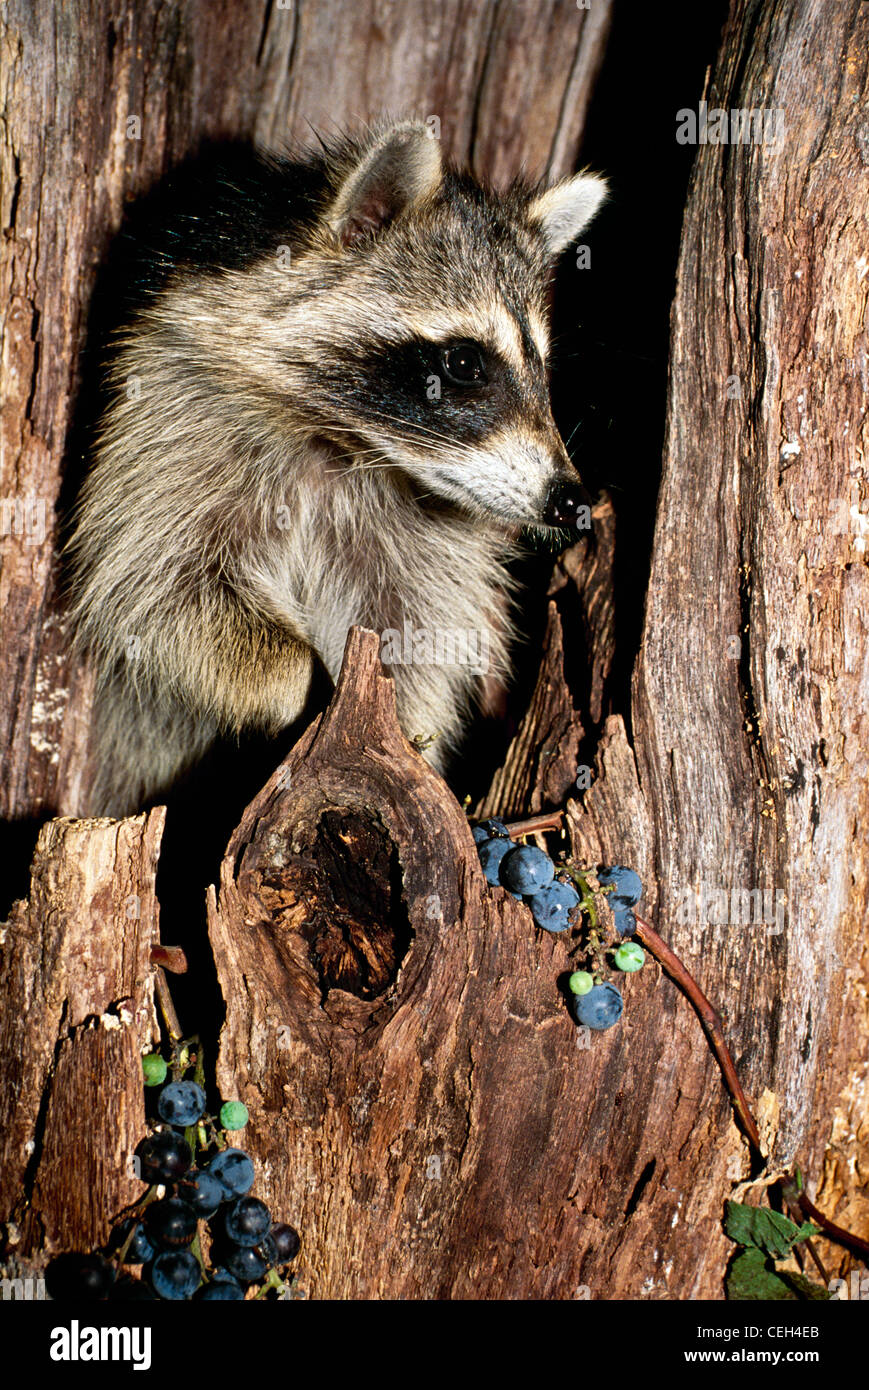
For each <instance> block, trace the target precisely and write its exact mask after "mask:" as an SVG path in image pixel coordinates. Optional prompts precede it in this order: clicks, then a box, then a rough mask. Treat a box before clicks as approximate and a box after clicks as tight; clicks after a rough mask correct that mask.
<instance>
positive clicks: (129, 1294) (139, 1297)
mask: <svg viewBox="0 0 869 1390" xmlns="http://www.w3.org/2000/svg"><path fill="white" fill-rule="evenodd" d="M109 1301H110V1302H111V1303H153V1302H154V1301H155V1300H154V1295H153V1293H152V1292H151V1290H150V1289H149V1288H148V1285H147V1284H145V1283H143V1282H142V1280H141V1279H134V1278H133V1276H132V1275H131V1274H122V1275H121V1278H120V1279H118V1281H117V1283H115V1284H113V1285H112V1287H111V1289H110V1290H109Z"/></svg>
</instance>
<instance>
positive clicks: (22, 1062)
mask: <svg viewBox="0 0 869 1390" xmlns="http://www.w3.org/2000/svg"><path fill="white" fill-rule="evenodd" d="M164 819H165V812H164V810H163V808H162V807H160V808H158V809H157V810H155V811H151V812H150V814H149V815H147V816H136V817H133V818H131V819H130V820H126V821H108V820H98V821H74V820H55V821H49V822H48V824H47V825H46V826H45V827H44V828H43V830H42V832H41V834H40V836H39V843H38V845H37V850H36V856H35V859H34V863H33V868H32V878H31V893H30V898H29V900H28V901H27V902H16V903H15V905H14V907H13V910H12V915H11V918H10V920H9V921H8V922H6V923H4V924H3V942H2V945H3V952H2V964H0V998H2V1000H3V1009H2V1013H0V1075H2V1076H3V1078H4V1085H3V1086H2V1088H0V1221H3V1222H6V1223H8V1224H7V1232H8V1236H9V1241H8V1244H9V1247H11V1249H12V1251H13V1253H15V1254H16V1255H18V1254H30V1253H33V1252H38V1253H39V1255H40V1256H42V1257H46V1256H48V1255H51V1254H53V1253H57V1252H59V1251H64V1250H91V1249H95V1248H96V1247H98V1246H100V1245H102V1244H103V1242H104V1241H105V1240H106V1239H107V1237H108V1235H109V1229H110V1221H111V1218H112V1216H113V1215H114V1214H116V1213H117V1212H118V1211H119V1210H120V1209H121V1208H122V1207H124V1206H126V1205H127V1204H128V1203H129V1202H132V1201H133V1200H134V1199H135V1198H137V1197H139V1196H140V1195H141V1193H142V1184H141V1181H140V1180H139V1179H138V1178H137V1177H136V1175H135V1170H134V1167H133V1165H132V1158H133V1152H134V1150H135V1147H136V1145H137V1144H138V1143H139V1141H140V1139H142V1138H143V1136H144V1134H145V1107H144V1091H143V1087H142V1063H141V1056H142V1053H143V1052H145V1051H149V1050H150V1047H151V1045H152V1044H153V1043H155V1042H157V1041H158V1040H159V1030H158V1028H157V1020H156V1016H155V1013H154V1001H153V979H154V972H153V970H152V967H151V948H152V946H153V945H154V944H155V943H156V942H157V939H158V909H157V900H156V897H155V893H154V880H155V873H156V867H157V855H158V853H159V846H160V836H161V834H162V830H163V823H164Z"/></svg>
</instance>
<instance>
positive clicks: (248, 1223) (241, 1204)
mask: <svg viewBox="0 0 869 1390" xmlns="http://www.w3.org/2000/svg"><path fill="white" fill-rule="evenodd" d="M271 1224H272V1214H271V1212H270V1211H269V1209H268V1207H267V1206H266V1204H265V1202H261V1201H260V1200H259V1198H258V1197H239V1199H238V1201H237V1202H233V1204H232V1206H231V1207H230V1208H229V1209H228V1211H227V1213H226V1217H225V1219H224V1227H225V1230H226V1234H227V1235H228V1236H229V1239H230V1240H232V1241H234V1242H235V1244H236V1245H258V1244H259V1242H260V1241H261V1240H262V1238H263V1236H264V1235H266V1234H267V1233H268V1231H269V1228H270V1226H271Z"/></svg>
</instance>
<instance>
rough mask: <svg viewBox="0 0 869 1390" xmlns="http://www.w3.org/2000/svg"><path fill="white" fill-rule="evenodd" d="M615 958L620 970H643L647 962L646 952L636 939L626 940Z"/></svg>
mask: <svg viewBox="0 0 869 1390" xmlns="http://www.w3.org/2000/svg"><path fill="white" fill-rule="evenodd" d="M613 960H614V961H615V963H616V966H617V967H618V969H619V970H642V968H643V966H644V965H645V963H646V953H645V951H644V950H643V948H642V946H638V945H637V943H636V941H625V942H624V943H623V944H622V945H621V946H619V948H618V950H617V951H616V953H615V955H614V956H613Z"/></svg>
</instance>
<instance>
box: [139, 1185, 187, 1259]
mask: <svg viewBox="0 0 869 1390" xmlns="http://www.w3.org/2000/svg"><path fill="white" fill-rule="evenodd" d="M196 1222H197V1217H196V1212H195V1211H194V1210H193V1208H192V1207H191V1205H190V1203H189V1202H185V1201H183V1200H182V1199H181V1198H180V1197H164V1198H163V1200H162V1201H161V1202H152V1204H151V1205H150V1206H149V1207H146V1208H145V1230H146V1231H147V1234H148V1238H149V1239H150V1240H152V1241H153V1242H154V1244H155V1245H158V1246H159V1247H160V1248H161V1249H162V1250H180V1249H183V1247H184V1246H185V1245H189V1244H190V1242H191V1241H192V1239H193V1237H194V1236H195V1235H196Z"/></svg>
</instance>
